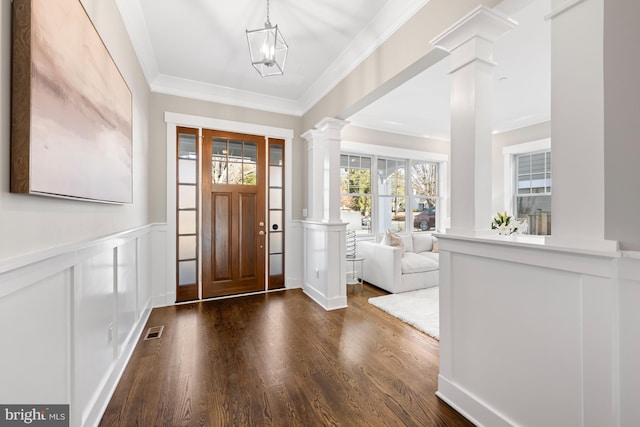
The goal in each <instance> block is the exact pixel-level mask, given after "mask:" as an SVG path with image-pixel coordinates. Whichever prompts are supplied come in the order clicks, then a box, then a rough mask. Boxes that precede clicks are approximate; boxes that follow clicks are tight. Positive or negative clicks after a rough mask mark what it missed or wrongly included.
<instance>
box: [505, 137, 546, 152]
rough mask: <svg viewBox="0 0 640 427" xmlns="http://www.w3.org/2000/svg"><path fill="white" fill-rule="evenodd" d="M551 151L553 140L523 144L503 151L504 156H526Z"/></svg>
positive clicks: (508, 147) (507, 147) (510, 146)
mask: <svg viewBox="0 0 640 427" xmlns="http://www.w3.org/2000/svg"><path fill="white" fill-rule="evenodd" d="M548 150H551V138H544V139H537V140H535V141H529V142H523V143H522V144H515V145H508V146H506V147H504V148H503V149H502V154H525V153H534V152H536V151H548Z"/></svg>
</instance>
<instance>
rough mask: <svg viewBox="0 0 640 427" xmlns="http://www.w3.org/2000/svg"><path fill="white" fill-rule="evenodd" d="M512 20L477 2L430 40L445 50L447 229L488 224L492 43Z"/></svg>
mask: <svg viewBox="0 0 640 427" xmlns="http://www.w3.org/2000/svg"><path fill="white" fill-rule="evenodd" d="M516 25H517V24H516V23H515V22H514V21H513V20H511V19H509V18H507V17H506V16H504V15H502V14H500V13H498V12H496V11H493V10H492V9H489V8H487V7H484V6H479V7H478V8H476V9H474V10H473V11H472V12H471V13H470V14H468V15H467V16H465V17H464V18H462V19H461V20H460V21H459V22H457V23H456V24H454V25H453V27H451V28H450V29H448V30H447V31H445V32H444V33H442V34H441V35H439V36H438V37H436V38H435V39H434V40H432V41H431V44H432V45H434V46H436V47H438V48H441V49H444V50H446V51H447V52H449V53H450V54H451V71H450V74H451V229H449V230H448V232H449V233H454V234H455V233H459V234H473V233H475V232H477V231H483V230H488V229H489V228H490V225H491V218H492V214H493V213H492V211H491V140H492V109H493V68H494V66H495V63H494V62H493V44H494V42H495V41H496V40H497V39H498V38H499V37H501V36H502V35H503V34H505V33H506V32H508V31H509V30H511V29H512V28H514V27H515V26H516Z"/></svg>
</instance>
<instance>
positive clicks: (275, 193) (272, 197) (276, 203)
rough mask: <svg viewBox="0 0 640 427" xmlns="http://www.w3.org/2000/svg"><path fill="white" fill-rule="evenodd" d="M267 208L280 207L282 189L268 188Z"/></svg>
mask: <svg viewBox="0 0 640 427" xmlns="http://www.w3.org/2000/svg"><path fill="white" fill-rule="evenodd" d="M269 209H282V189H280V188H270V189H269Z"/></svg>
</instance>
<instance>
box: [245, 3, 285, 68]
mask: <svg viewBox="0 0 640 427" xmlns="http://www.w3.org/2000/svg"><path fill="white" fill-rule="evenodd" d="M246 31H247V42H248V43H249V53H250V54H251V65H253V67H254V68H255V69H256V70H257V71H258V73H260V75H261V76H262V77H267V76H277V75H281V74H283V73H284V64H285V62H286V60H287V51H288V50H289V46H287V43H286V42H285V41H284V38H282V33H281V32H280V30H278V26H277V25H271V21H269V0H267V22H265V23H264V28H259V29H257V30H246Z"/></svg>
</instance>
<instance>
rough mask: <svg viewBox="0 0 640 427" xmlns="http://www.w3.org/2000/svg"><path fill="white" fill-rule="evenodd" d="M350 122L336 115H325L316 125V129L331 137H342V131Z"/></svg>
mask: <svg viewBox="0 0 640 427" xmlns="http://www.w3.org/2000/svg"><path fill="white" fill-rule="evenodd" d="M348 124H349V122H347V121H345V120H340V119H336V118H334V117H325V118H324V119H322V120H320V121H319V122H318V124H317V125H316V129H317V130H318V131H320V132H322V133H323V134H325V135H327V137H328V138H329V139H340V132H341V131H342V129H343V128H344V127H345V126H347V125H348Z"/></svg>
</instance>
